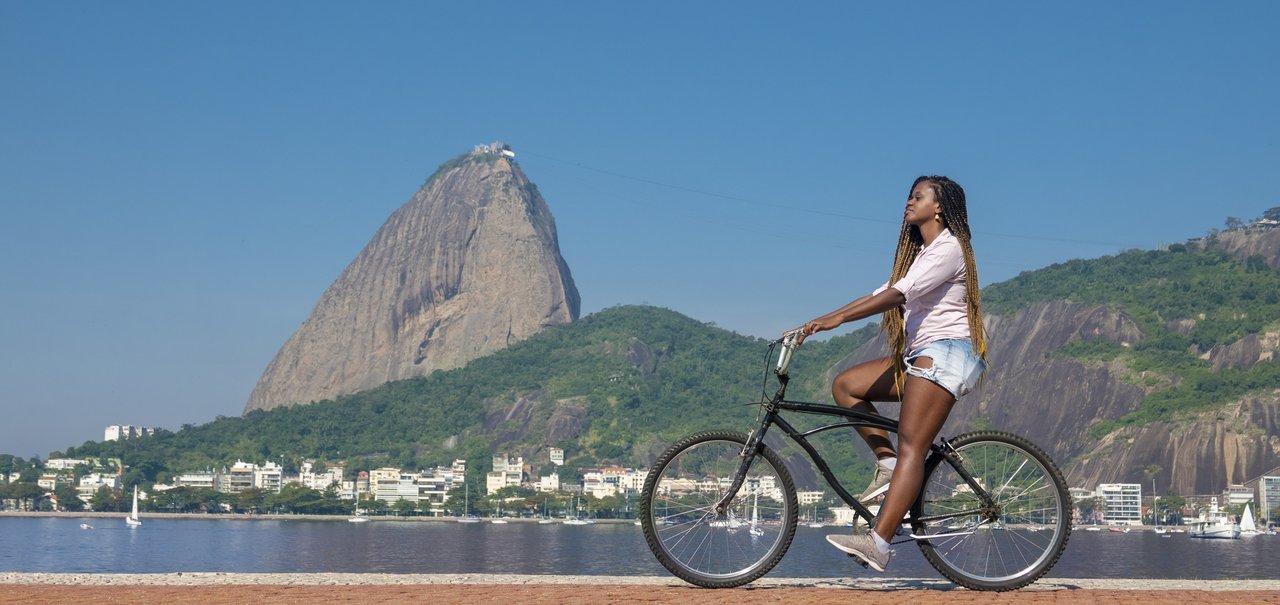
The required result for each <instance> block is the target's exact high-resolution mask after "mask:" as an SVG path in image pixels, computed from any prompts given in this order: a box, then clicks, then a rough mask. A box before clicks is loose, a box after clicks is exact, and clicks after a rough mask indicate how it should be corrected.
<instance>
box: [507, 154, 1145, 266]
mask: <svg viewBox="0 0 1280 605" xmlns="http://www.w3.org/2000/svg"><path fill="white" fill-rule="evenodd" d="M520 153H522V154H526V155H531V156H534V157H538V158H542V159H545V160H550V161H552V162H557V163H560V164H564V165H566V166H573V167H575V168H581V169H583V170H588V171H591V172H596V173H599V174H604V175H608V176H612V177H615V178H620V179H626V180H629V181H635V182H638V183H645V184H647V185H654V186H657V187H665V188H667V189H673V190H676V191H683V192H686V193H692V194H695V195H701V196H706V197H713V198H718V199H722V200H728V201H732V202H740V203H745V204H753V205H757V206H766V207H769V208H778V209H782V210H789V211H792V212H804V213H807V214H815V215H818V216H828V217H835V218H843V219H849V220H855V221H865V222H869V223H881V224H886V225H899V224H901V223H899V222H897V221H890V220H885V219H876V218H868V217H865V216H857V215H853V214H846V213H842V212H831V211H827V210H814V209H812V208H805V207H801V206H793V205H788V204H783V203H778V202H767V201H762V200H753V199H750V198H745V197H740V196H736V195H727V194H723V193H716V192H714V191H705V190H702V189H695V188H693V187H686V186H684V185H673V184H671V183H664V182H662V181H658V180H654V179H650V178H646V177H640V176H634V175H630V174H623V173H621V172H615V171H612V170H606V169H604V168H597V167H595V166H590V165H588V164H583V163H581V162H577V161H573V160H564V159H560V158H555V157H551V156H549V155H545V154H541V153H537V152H533V151H527V150H521V152H520ZM974 233H975V234H978V235H986V236H991V237H1004V238H1009V239H1021V240H1031V241H1046V242H1058V243H1064V244H1084V245H1089V246H1106V247H1109V248H1121V249H1123V248H1134V247H1137V246H1133V245H1129V244H1122V243H1119V242H1104V241H1096V240H1084V239H1072V238H1063V237H1047V236H1043V235H1022V234H1015V233H999V232H994V231H982V230H975V231H974Z"/></svg>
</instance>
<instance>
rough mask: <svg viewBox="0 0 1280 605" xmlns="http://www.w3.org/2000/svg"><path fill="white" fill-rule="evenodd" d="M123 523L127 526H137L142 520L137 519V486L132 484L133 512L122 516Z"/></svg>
mask: <svg viewBox="0 0 1280 605" xmlns="http://www.w3.org/2000/svg"><path fill="white" fill-rule="evenodd" d="M124 524H125V525H128V526H129V527H138V526H140V525H142V521H140V520H139V519H138V486H137V485H135V486H133V512H131V513H129V516H128V517H125V518H124Z"/></svg>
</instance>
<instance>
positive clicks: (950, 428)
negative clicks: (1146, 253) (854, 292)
mask: <svg viewBox="0 0 1280 605" xmlns="http://www.w3.org/2000/svg"><path fill="white" fill-rule="evenodd" d="M986 319H987V331H988V334H989V342H990V350H991V353H990V358H989V359H988V361H989V371H988V373H987V376H986V378H985V379H984V381H983V385H982V386H981V387H980V388H979V389H977V390H975V391H974V392H973V393H970V394H969V395H967V396H965V397H964V398H962V399H961V400H960V401H959V403H957V405H956V407H955V409H954V410H953V411H952V414H951V417H950V419H949V420H948V421H947V424H946V425H945V426H944V427H943V430H942V434H943V435H947V436H954V435H956V434H959V433H961V432H964V431H968V430H972V429H974V428H978V427H990V428H995V429H998V430H1004V431H1009V432H1012V433H1016V434H1019V435H1023V436H1025V437H1027V438H1028V439H1030V440H1031V441H1032V442H1034V443H1036V444H1038V445H1040V446H1041V447H1044V448H1045V449H1046V450H1047V451H1048V452H1049V454H1050V456H1052V457H1053V458H1054V460H1056V461H1057V462H1058V463H1059V465H1060V466H1061V467H1062V470H1063V471H1064V472H1065V473H1066V475H1067V481H1068V482H1069V483H1070V484H1071V485H1073V486H1081V487H1092V486H1095V485H1097V484H1099V483H1117V482H1123V483H1142V484H1143V485H1150V484H1151V480H1152V477H1151V476H1147V475H1146V474H1145V473H1144V471H1145V470H1146V469H1147V468H1148V467H1151V466H1153V465H1154V466H1158V467H1160V471H1159V472H1157V473H1156V474H1155V475H1154V479H1155V481H1156V484H1157V486H1158V488H1157V489H1159V491H1160V493H1165V491H1166V490H1169V489H1172V490H1173V491H1174V492H1176V493H1183V494H1203V493H1215V492H1216V491H1220V490H1222V489H1223V487H1225V486H1226V485H1227V484H1228V483H1240V482H1243V481H1246V480H1249V479H1252V478H1254V477H1255V476H1257V474H1258V473H1261V472H1265V471H1267V470H1270V469H1273V468H1275V467H1277V466H1280V437H1277V435H1280V389H1277V390H1276V391H1275V392H1273V393H1268V394H1263V395H1254V396H1249V397H1245V398H1244V399H1242V400H1240V401H1238V402H1235V403H1233V404H1230V405H1227V406H1225V407H1222V408H1217V409H1213V410H1210V411H1205V412H1201V413H1197V414H1193V415H1191V416H1190V417H1187V418H1183V419H1179V420H1177V421H1171V422H1156V423H1151V424H1148V425H1145V426H1140V427H1123V428H1121V429H1119V430H1117V431H1115V432H1112V433H1110V434H1109V435H1106V436H1104V437H1103V438H1102V439H1101V440H1097V439H1094V438H1093V437H1091V436H1090V435H1089V428H1090V427H1091V426H1093V425H1094V424H1096V423H1098V422H1101V421H1103V420H1111V419H1116V418H1120V417H1122V416H1124V415H1125V414H1127V413H1129V412H1132V411H1134V410H1136V409H1137V408H1138V406H1139V405H1141V403H1142V400H1143V398H1144V397H1145V396H1146V394H1147V393H1148V389H1149V388H1144V387H1140V386H1138V385H1137V384H1135V382H1142V381H1143V379H1145V378H1146V376H1143V375H1141V374H1139V375H1133V374H1132V373H1128V372H1127V371H1126V369H1125V368H1122V367H1116V366H1115V365H1114V364H1102V363H1091V362H1082V361H1080V360H1077V359H1074V358H1071V357H1067V356H1062V355H1054V351H1056V350H1057V349H1059V348H1061V347H1062V346H1063V345H1065V344H1067V343H1068V342H1070V341H1072V340H1076V339H1081V338H1084V339H1089V340H1094V339H1103V340H1110V341H1112V342H1116V343H1120V344H1121V345H1125V344H1136V343H1138V342H1140V341H1141V340H1142V338H1143V335H1142V333H1141V331H1140V330H1139V329H1138V327H1137V325H1136V324H1135V323H1134V322H1133V321H1132V320H1131V319H1130V318H1129V317H1128V316H1127V315H1126V314H1125V313H1123V312H1122V311H1118V310H1115V309H1113V308H1111V307H1107V306H1100V305H1082V304H1075V303H1066V302H1047V303H1037V304H1034V305H1031V306H1029V307H1028V308H1026V309H1024V310H1022V311H1020V312H1018V313H1017V314H1015V315H1014V316H1012V317H1002V316H998V315H989V316H987V318H986ZM1275 349H1276V336H1275V335H1273V334H1270V333H1266V334H1261V335H1250V336H1248V337H1245V338H1244V339H1241V340H1240V341H1238V342H1236V343H1233V344H1231V345H1228V346H1224V347H1216V348H1215V349H1214V350H1213V351H1212V352H1210V353H1206V358H1207V359H1210V360H1211V361H1212V362H1213V363H1214V365H1215V370H1216V369H1218V367H1251V366H1252V365H1255V364H1257V363H1259V362H1260V361H1266V360H1269V359H1270V354H1271V352H1272V351H1274V350H1275ZM887 353H888V349H887V347H886V345H885V343H884V339H883V338H877V339H874V340H872V341H870V342H868V343H867V344H865V345H863V346H862V347H860V348H859V349H858V350H857V351H855V352H854V353H853V354H851V355H850V356H849V357H848V358H846V359H845V360H844V361H843V362H841V363H840V364H838V365H837V366H836V367H834V368H832V369H831V371H830V372H829V373H828V379H829V378H832V377H834V374H835V373H836V372H838V371H840V370H843V369H844V368H846V367H849V366H851V365H853V364H855V363H859V362H861V361H865V360H868V359H874V358H876V357H879V356H882V355H886V354H887ZM1135 379H1136V380H1135ZM1157 386H1167V385H1157ZM878 407H879V409H880V410H881V412H882V413H884V414H886V415H889V416H896V414H897V411H898V410H897V405H896V404H889V405H880V406H878Z"/></svg>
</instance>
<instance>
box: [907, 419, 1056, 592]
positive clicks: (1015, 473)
mask: <svg viewBox="0 0 1280 605" xmlns="http://www.w3.org/2000/svg"><path fill="white" fill-rule="evenodd" d="M951 445H952V447H953V448H955V450H956V451H957V452H959V453H960V456H961V458H962V466H963V467H964V468H965V470H967V471H968V472H969V473H970V474H971V475H972V476H973V477H974V478H975V479H977V480H978V481H979V483H980V484H981V485H982V486H983V488H984V489H985V490H987V491H988V493H989V494H991V495H992V496H993V497H994V498H993V502H991V503H990V504H991V505H992V506H986V507H985V508H984V506H983V504H982V503H981V502H978V499H977V497H976V496H975V495H974V494H973V491H972V490H971V489H970V488H969V486H968V485H967V484H965V482H964V481H963V479H961V478H960V475H959V474H958V473H957V472H956V470H955V468H953V467H952V466H951V464H949V463H948V462H946V461H945V460H943V459H942V458H941V457H940V456H939V457H935V458H934V459H933V460H931V464H932V466H931V467H930V468H928V469H926V472H927V475H926V477H925V481H924V486H923V488H922V489H921V490H920V497H919V498H918V499H917V500H916V503H915V504H914V506H913V509H912V518H913V519H928V518H930V517H933V518H935V519H936V520H935V521H932V522H920V521H913V522H912V529H913V531H914V532H915V534H916V535H917V536H924V535H935V534H943V535H941V536H940V537H938V538H935V539H924V540H919V541H918V542H917V543H918V544H919V546H920V550H921V551H922V552H923V553H924V556H925V559H927V560H928V561H929V564H930V565H932V566H933V568H934V569H936V570H938V572H939V573H941V574H942V575H943V576H945V577H946V578H947V579H949V580H951V581H952V582H955V583H956V584H959V585H960V586H964V587H965V588H969V589H972V590H986V591H1006V590H1014V589H1017V588H1022V587H1023V586H1026V585H1028V584H1030V583H1032V582H1034V581H1036V580H1037V579H1039V578H1040V577H1041V576H1043V575H1044V574H1045V573H1048V571H1049V569H1050V568H1052V567H1053V565H1054V564H1055V563H1057V562H1058V559H1059V558H1060V557H1061V556H1062V553H1063V551H1064V550H1066V547H1067V540H1068V539H1070V537H1071V510H1072V505H1071V499H1070V497H1069V495H1068V491H1067V482H1066V481H1065V480H1064V479H1063V478H1062V472H1061V471H1059V470H1058V467H1057V465H1055V464H1054V463H1053V460H1051V459H1050V458H1049V456H1048V455H1046V454H1045V453H1044V451H1043V450H1041V449H1040V448H1038V447H1036V446H1035V444H1033V443H1031V442H1030V441H1027V440H1026V439H1024V438H1023V437H1020V436H1018V435H1013V434H1010V433H1005V432H1001V431H979V432H973V433H967V434H964V435H961V436H960V437H957V438H956V439H955V440H953V441H952V442H951ZM977 509H982V510H981V511H980V512H976V513H974V514H966V515H962V516H951V517H950V518H947V519H940V518H939V517H943V516H947V515H956V514H957V513H958V512H959V511H974V510H977ZM948 534H949V535H948Z"/></svg>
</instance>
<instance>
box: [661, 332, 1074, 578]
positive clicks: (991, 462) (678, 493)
mask: <svg viewBox="0 0 1280 605" xmlns="http://www.w3.org/2000/svg"><path fill="white" fill-rule="evenodd" d="M778 345H781V348H780V352H779V354H778V358H777V363H776V365H775V366H774V368H773V373H774V375H775V376H776V377H777V381H778V390H777V392H776V393H775V394H774V395H773V397H772V398H765V399H763V400H762V401H761V402H760V406H761V412H762V413H761V414H760V421H759V426H758V427H757V428H756V429H755V430H754V431H753V432H752V433H751V434H745V433H740V432H734V431H706V432H701V433H697V434H694V435H690V436H688V437H685V438H684V439H681V440H679V441H678V442H676V443H675V444H674V445H672V446H671V447H670V448H668V449H667V451H666V452H664V453H663V454H662V455H661V456H660V457H659V458H658V460H657V462H655V463H654V465H653V467H652V468H651V469H650V470H649V474H648V476H647V477H646V479H645V483H644V489H643V492H642V494H641V501H640V513H641V518H640V519H641V525H643V527H644V536H645V540H646V542H648V544H649V549H650V550H652V551H653V554H654V556H656V557H657V558H658V561H659V562H660V563H662V565H663V567H666V568H667V569H668V570H670V571H671V573H673V574H675V575H676V576H677V577H679V578H681V579H683V580H685V581H687V582H690V583H692V584H696V585H698V586H703V587H707V588H730V587H734V586H741V585H743V584H746V583H748V582H751V581H753V580H756V579H757V578H759V577H761V576H763V575H764V574H766V573H768V572H769V570H771V569H773V567H774V566H775V565H777V564H778V562H779V561H781V560H782V556H783V555H784V554H786V552H787V548H788V547H790V546H791V540H792V538H793V537H794V536H795V532H796V524H797V521H798V519H797V509H798V506H797V503H796V487H795V483H794V482H793V481H792V479H791V474H790V473H789V472H788V471H787V467H786V465H785V464H783V462H782V458H781V457H779V456H778V454H777V453H776V452H774V451H773V450H772V449H771V448H769V447H767V446H766V445H765V443H764V437H765V435H766V434H767V433H768V432H769V430H770V429H772V428H773V427H775V426H776V427H778V428H779V429H781V430H782V432H783V433H785V434H786V436H787V437H790V438H791V440H792V441H794V442H795V443H796V444H797V445H799V446H800V448H801V449H803V450H804V452H805V453H806V454H807V455H808V457H809V458H810V460H812V462H813V464H814V466H816V467H817V469H818V471H819V472H820V473H821V474H822V476H823V477H824V478H825V479H826V481H827V483H828V484H829V485H830V486H831V488H832V490H834V491H835V493H836V495H838V496H839V497H840V499H841V500H843V501H844V502H845V503H846V504H848V505H849V507H850V508H852V509H853V511H854V514H855V515H856V516H857V517H858V518H860V519H861V520H862V521H863V522H865V523H867V525H868V526H872V527H874V525H875V515H874V513H873V512H872V511H871V510H870V509H868V508H867V507H866V506H864V505H863V504H862V503H860V502H858V501H857V499H856V498H855V497H854V496H853V495H851V494H850V493H849V492H848V491H847V490H845V488H844V487H843V486H841V485H840V482H839V481H837V480H836V477H835V475H834V474H833V473H832V472H831V468H830V467H829V466H828V465H827V462H826V461H825V460H823V458H822V456H821V455H820V454H819V453H818V451H817V450H816V449H815V448H814V446H813V445H812V444H811V443H810V442H809V437H810V436H812V435H814V434H817V433H821V432H823V431H827V430H831V429H837V428H846V427H861V426H867V427H875V428H880V429H884V430H887V431H889V432H893V433H896V432H897V430H898V423H897V421H895V420H892V419H889V418H884V417H881V416H877V415H873V414H865V413H861V412H856V411H853V410H848V409H845V408H841V407H839V406H836V405H831V404H816V403H804V402H797V401H788V400H787V399H786V398H785V397H786V390H787V382H788V374H787V372H788V370H789V368H790V366H791V360H792V358H793V357H794V355H795V352H796V350H797V349H798V345H797V344H796V338H795V336H794V335H788V336H786V337H784V338H783V339H782V340H779V341H776V342H774V343H772V344H771V345H770V347H769V359H770V360H771V359H772V358H773V350H774V348H775V347H776V346H778ZM765 372H766V380H767V374H768V373H769V370H768V369H766V371H765ZM766 392H767V391H766ZM783 412H796V413H801V414H816V415H823V416H833V417H837V418H839V420H838V421H836V422H834V423H832V424H826V425H824V426H820V427H818V428H815V429H812V430H808V431H804V432H801V431H798V430H797V429H796V428H795V427H793V426H792V425H791V424H790V423H789V422H787V421H786V419H784V418H783V417H782V413H783ZM930 449H931V453H930V455H929V457H928V458H927V459H926V462H925V480H924V486H923V489H922V490H921V492H920V496H919V497H918V498H917V499H916V501H915V503H914V504H913V505H912V507H911V510H910V511H909V512H908V514H907V517H906V518H905V519H904V520H903V528H902V529H901V530H900V531H899V536H903V535H904V534H905V537H904V538H900V539H898V540H895V543H902V542H906V541H914V542H915V543H916V544H917V545H919V547H920V550H921V551H923V553H924V556H925V558H926V559H927V560H928V561H929V563H930V564H931V565H933V567H934V568H935V569H937V570H938V572H939V573H941V574H942V575H943V576H946V577H947V578H948V579H950V580H951V581H953V582H955V583H956V584H959V585H961V586H964V587H966V588H970V589H974V590H994V591H1003V590H1012V589H1016V588H1021V587H1023V586H1026V585H1027V584H1030V583H1032V582H1034V581H1035V580H1036V579H1037V578H1039V577H1041V576H1043V575H1044V574H1045V573H1046V572H1048V571H1049V569H1050V568H1051V567H1053V565H1054V563H1056V562H1057V561H1058V558H1059V557H1061V556H1062V551H1063V550H1065V549H1066V546H1067V539H1068V538H1069V537H1070V535H1071V501H1070V499H1069V497H1068V494H1067V484H1066V481H1064V480H1063V478H1062V473H1061V472H1060V471H1059V470H1058V467H1057V466H1056V465H1055V464H1054V463H1053V461H1052V460H1050V459H1049V456H1047V455H1046V454H1045V453H1044V451H1043V450H1041V449H1040V448H1038V447H1036V446H1035V445H1034V444H1032V443H1031V442H1029V441H1027V440H1026V439H1024V438H1022V437H1019V436H1017V435H1013V434H1009V433H1004V432H1000V431H977V432H972V433H967V434H964V435H960V436H959V437H956V438H954V439H946V438H939V440H938V442H937V443H936V444H934V445H932V446H931V448H930Z"/></svg>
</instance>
